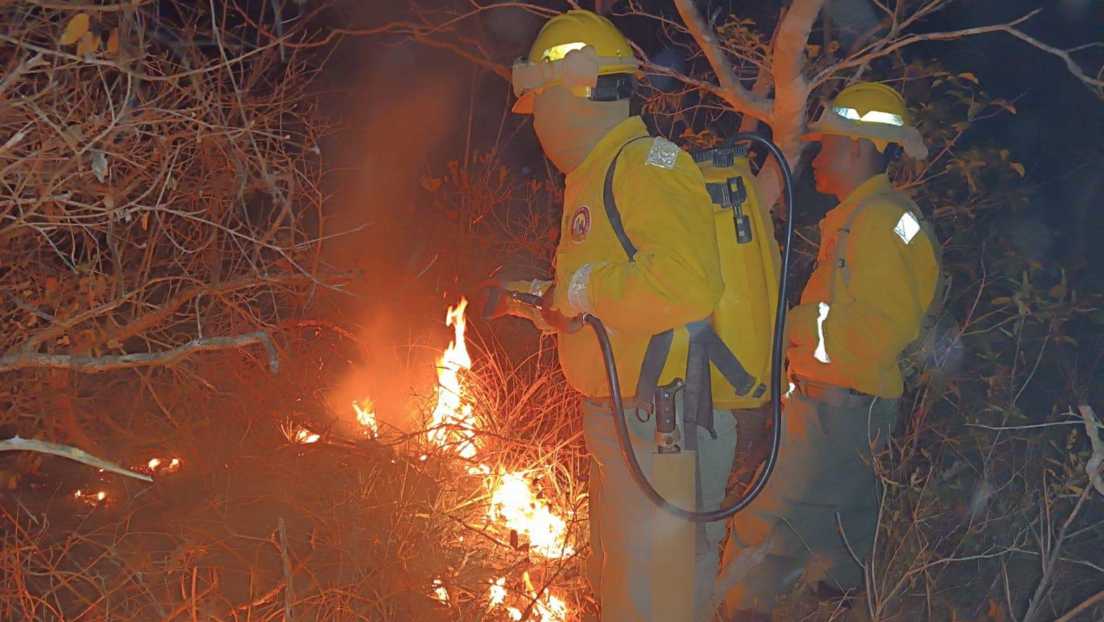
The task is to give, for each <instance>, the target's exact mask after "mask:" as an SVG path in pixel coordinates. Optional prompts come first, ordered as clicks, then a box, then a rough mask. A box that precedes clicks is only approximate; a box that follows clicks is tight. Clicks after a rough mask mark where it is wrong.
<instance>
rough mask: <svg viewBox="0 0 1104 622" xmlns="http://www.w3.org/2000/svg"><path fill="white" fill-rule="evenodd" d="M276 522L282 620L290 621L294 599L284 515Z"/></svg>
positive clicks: (291, 619)
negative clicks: (280, 567)
mask: <svg viewBox="0 0 1104 622" xmlns="http://www.w3.org/2000/svg"><path fill="white" fill-rule="evenodd" d="M276 522H277V523H278V524H279V526H280V559H282V560H283V562H284V622H292V621H293V619H294V618H292V615H291V601H292V600H294V599H295V596H294V595H293V594H292V585H291V561H290V560H289V559H288V545H287V527H286V526H285V525H284V517H283V516H281V517H278V518H277V519H276Z"/></svg>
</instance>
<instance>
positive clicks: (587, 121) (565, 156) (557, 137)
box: [533, 87, 629, 174]
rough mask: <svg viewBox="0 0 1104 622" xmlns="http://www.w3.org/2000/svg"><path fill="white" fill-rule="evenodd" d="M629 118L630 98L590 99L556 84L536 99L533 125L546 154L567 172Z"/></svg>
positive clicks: (557, 166)
mask: <svg viewBox="0 0 1104 622" xmlns="http://www.w3.org/2000/svg"><path fill="white" fill-rule="evenodd" d="M628 118H629V101H628V100H627V99H618V100H616V101H590V100H588V99H585V98H582V97H576V96H575V95H572V94H571V92H570V91H568V90H567V89H565V88H562V87H552V88H550V89H547V90H545V91H544V92H542V93H541V94H540V95H537V97H536V99H535V100H534V102H533V129H534V130H536V133H537V138H538V139H540V143H541V147H543V148H544V153H545V155H547V156H548V159H549V160H552V163H553V164H555V165H556V168H558V169H560V171H562V172H563V173H565V174H566V173H570V172H571V171H573V170H575V168H576V167H577V166H579V164H581V163H582V162H583V160H585V159H586V157H587V156H588V155H589V154H590V152H591V151H592V150H593V149H594V146H595V145H597V144H598V141H600V140H601V139H602V137H603V136H605V135H606V134H608V133H609V131H610V130H612V129H613V128H614V127H617V125H618V124H619V123H621V122H622V121H624V120H625V119H628Z"/></svg>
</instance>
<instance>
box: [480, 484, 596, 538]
mask: <svg viewBox="0 0 1104 622" xmlns="http://www.w3.org/2000/svg"><path fill="white" fill-rule="evenodd" d="M487 513H488V515H489V516H490V517H491V519H492V520H497V519H499V518H501V519H502V520H503V522H504V523H505V524H506V526H507V527H509V528H510V529H513V530H515V531H517V532H518V533H519V534H524V535H526V536H528V538H529V546H530V549H531V550H532V551H533V552H535V553H537V554H538V555H542V556H544V557H548V558H551V559H559V558H561V557H564V556H566V555H571V554H572V553H574V551H573V550H572V549H571V547H570V546H567V544H566V543H565V542H564V536H565V535H566V532H567V523H565V522H564V520H563V519H562V518H560V517H559V516H556V515H555V514H553V513H552V511H551V510H549V509H548V506H547V505H545V504H544V503H543V502H541V501H540V500H539V499H537V498H536V496H534V495H533V491H532V489H531V488H530V487H529V482H527V481H526V480H525V478H524V477H522V476H521V475H519V474H517V473H507V474H505V475H503V476H502V483H500V484H499V485H498V486H497V487H496V488H495V490H494V492H493V493H492V494H491V507H490V508H489V509H488V511H487Z"/></svg>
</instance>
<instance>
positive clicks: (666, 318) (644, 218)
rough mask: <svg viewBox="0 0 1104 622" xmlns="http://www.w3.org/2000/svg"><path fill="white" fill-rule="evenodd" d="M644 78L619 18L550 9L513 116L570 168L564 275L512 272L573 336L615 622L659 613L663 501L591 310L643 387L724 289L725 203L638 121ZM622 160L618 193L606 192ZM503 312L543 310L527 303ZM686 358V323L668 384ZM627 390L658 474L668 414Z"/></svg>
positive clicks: (521, 76)
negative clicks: (655, 349)
mask: <svg viewBox="0 0 1104 622" xmlns="http://www.w3.org/2000/svg"><path fill="white" fill-rule="evenodd" d="M640 73H641V72H640V69H639V64H638V61H637V60H636V58H635V57H634V55H633V52H632V48H631V47H630V46H629V43H628V41H627V40H626V39H625V37H624V36H623V35H622V34H621V33H620V32H619V31H618V30H617V28H616V27H614V26H613V24H611V23H610V22H609V21H608V20H607V19H605V18H604V17H600V16H597V15H595V14H593V13H590V12H588V11H579V10H576V11H568V12H567V13H565V14H563V15H560V16H558V17H555V18H553V19H552V20H550V21H549V22H548V23H547V24H546V25H545V26H544V28H543V29H542V30H541V31H540V33H539V34H538V36H537V38H536V41H535V42H534V44H533V46H532V50H531V52H530V54H529V57H528V58H527V59H524V60H522V61H519V62H518V64H516V65H515V67H514V74H513V87H514V92H515V94H517V95H518V97H519V98H518V101H517V104H516V105H515V107H514V111H515V112H519V113H523V114H532V115H533V128H534V130H535V131H536V134H537V137H538V139H539V140H540V143H541V146H542V147H543V149H544V151H545V154H546V155H547V156H548V158H549V159H550V160H551V161H552V163H553V164H555V166H556V167H557V168H559V169H560V170H561V171H562V172H564V173H565V174H566V176H567V177H566V183H565V190H564V209H563V219H562V225H561V230H560V237H559V246H558V248H557V250H556V258H555V275H554V278H553V279H552V280H551V281H512V282H501V281H500V282H499V284H500V285H503V286H506V287H507V288H508V289H512V290H515V291H524V292H530V293H539V294H542V295H543V299H544V302H545V304H544V305H543V307H544V311H543V312H542V315H541V316H538V317H531V319H534V321H535V322H536V323H537V324H538V326H540V327H542V328H543V329H545V330H552V329H555V330H557V331H558V339H559V357H560V362H561V364H562V367H563V370H564V373H565V374H566V376H567V379H568V381H569V382H570V383H571V385H572V386H573V387H574V388H575V389H577V390H578V391H580V392H581V393H582V394H583V395H584V396H585V398H586V399H585V402H584V406H583V426H584V437H585V439H586V443H587V447H588V449H589V451H590V453H591V456H592V462H591V481H590V508H591V514H590V518H591V520H590V529H591V551H590V558H589V560H588V578H589V579H590V582H591V585H592V587H593V588H594V591H595V593H596V595H597V596H598V597H599V599H600V601H601V607H602V619H603V620H606V621H611V622H612V621H617V622H622V621H626V620H633V621H641V620H649V619H651V614H650V611H651V566H652V561H651V559H650V558H651V542H652V533H651V528H652V506H651V504H650V502H649V501H648V500H647V498H646V497H645V496H644V495H643V494H642V493H641V492H640V491H639V490H638V488H637V486H636V484H635V483H634V482H633V480H632V478H631V475H630V473H629V470H628V468H627V467H626V465H625V464H624V460H623V458H622V456H621V454H620V451H619V448H618V444H617V439H616V433H615V426H614V421H613V418H612V415H611V406H610V403H609V399H608V398H609V395H608V389H607V385H606V377H605V372H604V368H603V364H602V354H601V351H600V349H599V346H598V341H597V339H596V338H595V336H594V334H593V333H592V332H591V331H589V330H586V331H580V330H578V329H579V327H580V324H579V321H578V318H579V316H581V315H582V314H583V313H591V314H593V315H595V316H597V317H600V318H601V319H602V321H603V322H604V323H605V324H606V326H607V327H608V329H609V331H610V334H611V341H612V345H613V349H614V354H615V360H616V362H617V371H618V374H619V376H620V380H621V386H622V387H630V388H631V387H634V386H636V384H637V380H638V377H639V374H640V371H641V364H642V361H643V358H644V353H645V349H646V348H647V345H648V342H649V339H650V338H651V337H652V336H653V335H655V334H657V333H661V332H663V331H667V330H670V329H678V327H682V326H683V325H685V324H687V323H688V322H693V321H697V320H701V319H703V318H707V317H708V316H709V315H710V314H711V313H712V311H713V309H714V307H715V305H716V304H717V302H718V300H719V299H720V297H721V294H722V292H723V289H724V286H723V284H722V281H721V269H720V262H719V258H718V250H717V242H716V236H715V231H714V224H713V218H714V217H713V208H712V200H711V199H710V197H709V194H708V193H707V192H706V189H705V183H704V180H703V178H702V175H701V173H700V171H699V169H698V168H697V166H696V165H695V164H694V162H693V160H692V158H691V157H690V156H689V154H687V153H685V152H683V151H682V150H680V149H679V148H678V147H677V146H676V145H674V144H672V143H670V142H668V141H666V140H664V139H662V138H654V137H652V136H650V135H649V133H648V130H647V128H646V127H645V126H644V123H643V121H642V120H641V119H640V118H639V117H631V116H630V113H629V98H630V96H631V94H632V91H633V87H634V84H635V80H636V78H637V77H638V76H639V75H640ZM611 164H615V166H614V167H612V169H611ZM611 170H612V171H613V173H612V180H611V181H612V184H611V185H610V188H611V190H612V195H613V196H612V197H607V196H605V188H606V185H607V184H606V176H607V175H608V174H610V171H611ZM607 199H610V201H611V202H613V203H615V204H616V208H617V213H618V214H619V216H620V219H621V224H622V225H623V230H624V233H625V234H626V235H627V237H628V238H629V239H630V240H631V242H632V244H633V245H634V246H635V247H636V250H637V252H636V254H635V256H634V257H633V258H632V259H631V260H630V258H629V257H628V256H627V254H626V250H625V248H624V247H623V245H622V243H621V241H620V240H619V237H618V235H617V233H616V230H615V227H613V226H612V225H611V221H610V216H609V214H608V213H607ZM503 280H505V279H503ZM503 304H512V303H503ZM502 312H509V313H513V314H516V315H528V313H527V311H526V310H525V309H523V308H520V307H512V308H509V309H503V310H502ZM686 353H687V333H686V331H685V329H681V330H676V331H675V336H674V342H673V345H672V346H671V349H670V353H669V356H668V358H667V361H666V364H665V366H664V367H663V372H662V374H661V376H660V379H659V382H660V384H665V383H667V382H670V381H671V380H673V379H674V378H675V377H681V376H682V372H683V370H684V369H685V368H686ZM625 399H626V402H625V403H626V415H627V419H628V422H629V425H630V435H631V437H632V442H633V446H634V449H635V450H636V456H637V459H638V460H639V461H640V464H641V467H642V468H643V471H644V472H645V473H649V472H650V471H651V468H650V464H651V455H652V452H653V450H654V439H653V433H654V426H655V424H654V422H653V421H651V419H650V415H649V414H648V412H647V411H646V410H645V409H642V408H638V407H637V406H642V405H639V404H638V403H637V402H636V401H635V400H634V398H631V397H628V396H626V398H625ZM714 414H715V418H714V430H715V432H716V438H711V437H710V435H709V434H704V433H700V434H699V443H700V449H701V451H700V455H701V456H702V459H701V462H700V464H699V475H700V482H701V487H702V488H701V493H702V494H701V497H700V499H701V503H702V506H703V507H704V508H707V509H715V508H717V507H719V505H720V503H721V502H722V501H723V497H724V486H725V482H726V479H727V477H728V473H729V471H730V468H731V465H732V460H733V455H734V453H735V421H734V418H733V416H732V413H731V411H728V410H725V411H715V413H714ZM698 432H703V431H702V430H700V429H699V430H698ZM723 533H724V526H723V524H719V523H717V524H713V525H711V526H710V527H709V528H708V529H707V530H706V532H705V535H704V536H703V539H707V540H708V543H707V544H704V545H703V546H702V548H701V554H699V556H698V559H697V568H696V569H697V573H696V577H697V585H698V598H699V601H700V602H699V603H698V607H699V608H701V609H704V606H705V602H706V600H707V599H708V598H709V596H710V594H711V590H712V585H713V581H714V578H715V577H716V572H717V566H718V562H719V559H718V557H719V556H718V554H717V550H718V544H719V542H720V540H721V537H722V536H723Z"/></svg>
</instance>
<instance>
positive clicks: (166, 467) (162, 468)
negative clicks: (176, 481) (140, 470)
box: [146, 458, 180, 474]
mask: <svg viewBox="0 0 1104 622" xmlns="http://www.w3.org/2000/svg"><path fill="white" fill-rule="evenodd" d="M146 467H147V468H146V470H147V471H149V472H150V473H154V472H157V473H160V474H164V473H172V472H174V471H177V470H179V469H180V458H173V459H172V460H169V461H168V462H165V461H164V460H162V459H161V458H150V460H149V462H147V463H146Z"/></svg>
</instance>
